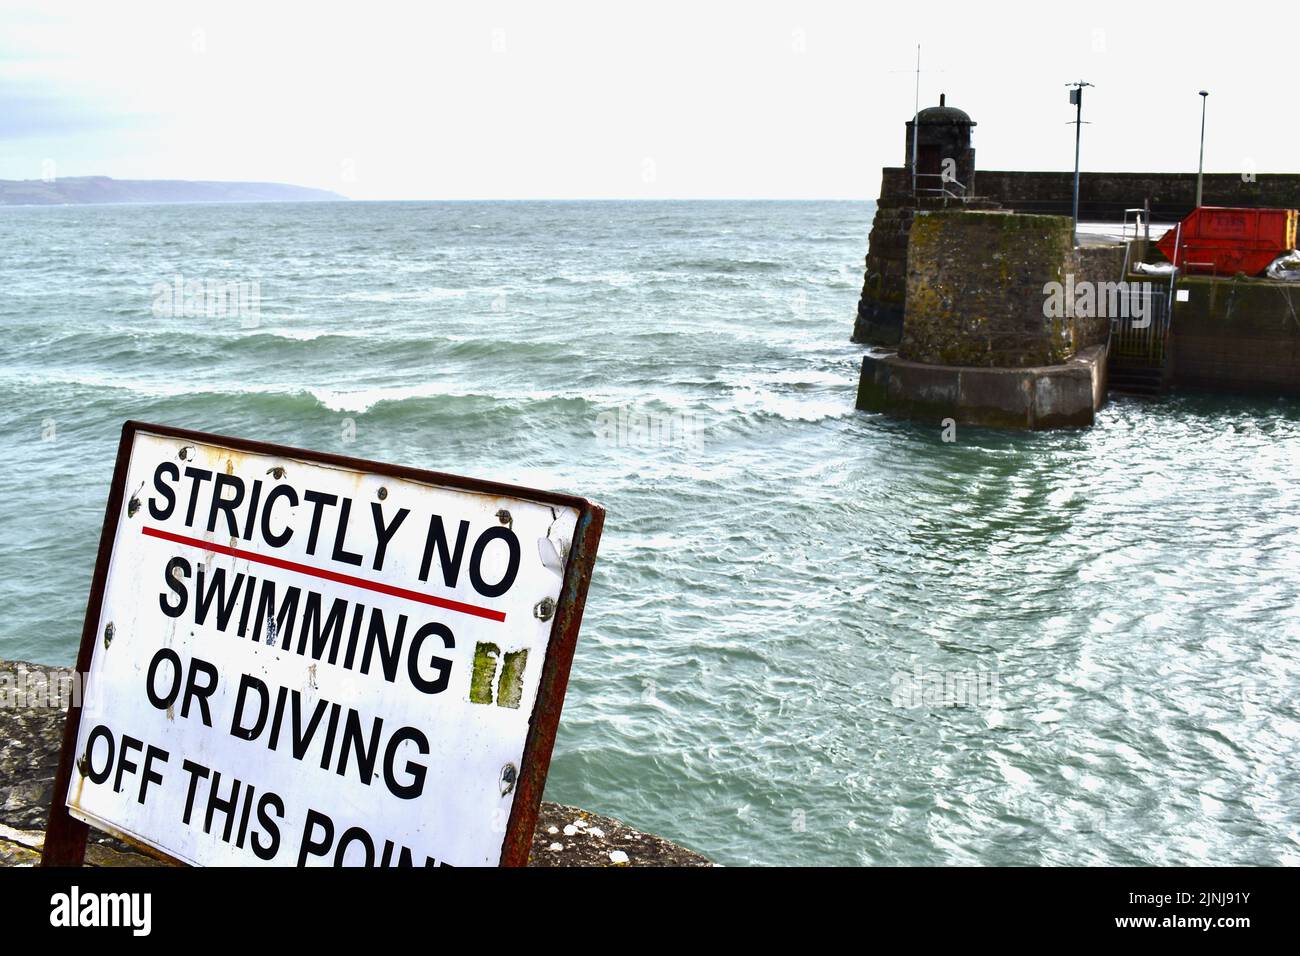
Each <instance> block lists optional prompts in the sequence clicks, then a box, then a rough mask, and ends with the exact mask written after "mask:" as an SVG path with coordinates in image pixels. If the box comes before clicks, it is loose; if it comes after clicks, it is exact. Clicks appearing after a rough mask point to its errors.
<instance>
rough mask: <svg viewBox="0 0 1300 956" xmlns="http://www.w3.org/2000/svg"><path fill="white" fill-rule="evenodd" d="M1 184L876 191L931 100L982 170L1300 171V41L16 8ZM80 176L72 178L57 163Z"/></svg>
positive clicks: (509, 16) (558, 6)
mask: <svg viewBox="0 0 1300 956" xmlns="http://www.w3.org/2000/svg"><path fill="white" fill-rule="evenodd" d="M0 10H2V11H3V13H0V18H2V20H0V178H7V179H36V178H40V177H41V176H42V175H43V173H44V172H45V171H47V170H49V169H51V168H52V169H53V170H55V174H56V175H58V176H80V175H96V174H98V175H108V176H115V177H118V178H134V179H162V178H171V179H224V180H266V181H276V182H290V183H298V184H301V185H308V186H318V187H322V188H326V189H333V190H336V191H339V192H342V193H344V194H345V195H348V196H351V197H354V198H358V199H420V198H559V197H591V198H596V197H647V198H649V197H663V198H673V197H689V198H695V197H758V198H804V197H831V198H838V197H844V198H873V197H874V196H875V195H876V193H877V191H878V187H879V184H880V167H881V166H885V165H898V164H900V163H901V162H902V151H903V138H904V135H903V124H904V122H905V121H906V120H907V119H908V117H909V116H910V115H911V112H912V103H913V90H914V81H915V76H914V73H913V72H912V71H913V68H914V64H915V56H916V44H917V43H918V42H920V43H921V44H922V68H923V70H924V71H926V72H923V74H922V77H921V100H922V105H923V106H924V105H926V104H931V103H935V102H937V101H938V97H939V93H940V92H947V94H948V102H949V104H950V105H955V106H960V107H961V108H963V109H965V110H966V111H967V112H969V113H970V114H971V116H972V117H973V118H974V119H975V120H977V121H978V123H979V127H978V129H977V131H976V147H977V149H978V153H977V163H978V166H979V167H981V168H984V169H1008V168H1011V169H1068V168H1071V167H1072V165H1073V159H1074V130H1073V127H1072V126H1070V125H1068V124H1069V121H1070V120H1071V119H1072V118H1073V110H1072V108H1071V107H1070V105H1069V103H1068V102H1067V93H1066V88H1065V84H1066V83H1067V82H1068V81H1070V80H1074V79H1078V78H1084V79H1087V80H1089V81H1091V82H1093V83H1095V84H1096V89H1095V90H1089V91H1088V92H1087V98H1086V99H1085V107H1084V119H1085V120H1090V121H1091V123H1092V125H1090V126H1086V127H1084V145H1083V167H1084V169H1091V170H1126V169H1131V170H1191V171H1194V170H1195V168H1196V159H1197V147H1198V137H1199V133H1200V108H1201V101H1200V98H1199V97H1198V96H1197V90H1199V89H1201V88H1203V87H1204V88H1207V89H1209V90H1210V91H1211V96H1210V99H1209V103H1208V107H1209V121H1208V133H1207V139H1206V169H1207V170H1209V171H1215V172H1241V171H1242V170H1243V169H1248V168H1250V167H1251V166H1252V165H1253V167H1254V168H1255V169H1257V170H1258V171H1260V172H1297V171H1300V149H1297V145H1298V144H1300V132H1298V131H1297V129H1296V120H1295V112H1294V106H1293V104H1292V103H1291V100H1292V98H1293V97H1294V96H1295V85H1294V77H1295V66H1296V47H1295V31H1294V28H1293V27H1291V26H1288V25H1287V24H1286V23H1285V22H1283V21H1281V20H1277V21H1276V22H1273V23H1272V24H1271V25H1270V20H1271V19H1273V18H1275V17H1276V16H1278V15H1277V14H1272V13H1269V12H1268V10H1267V8H1264V7H1260V6H1258V5H1253V6H1239V7H1238V8H1236V12H1225V11H1224V10H1223V9H1222V8H1216V7H1211V6H1209V5H1208V4H1207V5H1205V7H1204V8H1201V9H1198V8H1197V7H1196V5H1194V4H1186V3H1185V4H1180V5H1175V6H1169V5H1160V4H1137V3H1132V2H1129V3H1117V4H1109V3H1071V4H1059V5H1053V6H1051V7H1048V6H1046V5H1042V4H1029V3H1027V2H1023V0H1022V2H1018V3H1010V4H1006V5H1005V7H1002V8H999V6H998V5H996V4H992V3H970V2H967V3H954V4H947V3H936V2H927V3H924V4H921V3H910V4H908V3H895V4H875V3H872V4H867V3H862V2H858V3H849V2H837V3H831V2H812V0H799V2H793V0H791V2H775V0H774V2H754V0H750V2H744V3H740V2H734V3H733V2H711V0H691V2H684V3H679V2H673V0H655V2H638V3H620V2H617V0H604V2H590V3H589V2H564V0H550V2H543V0H530V2H519V3H513V2H491V0H489V2H469V0H464V2H459V3H455V4H452V3H436V2H425V3H420V4H415V3H407V4H397V3H392V4H390V3H385V2H380V0H367V2H350V3H346V4H340V5H338V6H331V5H326V4H321V3H316V4H303V5H296V4H290V3H283V2H272V0H258V2H255V3H242V2H233V0H223V2H214V3H185V2H176V0H169V2H139V3H132V2H128V0H122V2H113V3H103V2H100V3H85V4H73V3H58V2H41V3H31V4H28V3H26V2H14V0H0ZM51 161H52V163H53V165H52V167H51V165H49V164H50V162H51Z"/></svg>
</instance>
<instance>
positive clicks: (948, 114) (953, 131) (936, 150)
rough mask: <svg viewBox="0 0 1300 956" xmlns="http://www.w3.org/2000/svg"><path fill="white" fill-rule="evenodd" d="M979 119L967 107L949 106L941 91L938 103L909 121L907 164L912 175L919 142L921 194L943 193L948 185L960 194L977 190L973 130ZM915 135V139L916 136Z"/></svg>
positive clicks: (969, 194) (917, 179)
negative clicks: (970, 113)
mask: <svg viewBox="0 0 1300 956" xmlns="http://www.w3.org/2000/svg"><path fill="white" fill-rule="evenodd" d="M974 127H975V121H974V120H973V119H971V118H970V117H969V116H968V115H967V114H966V113H965V111H963V110H959V109H957V108H956V107H955V106H949V105H948V103H947V96H946V94H940V96H939V105H938V106H928V107H926V108H925V109H923V110H921V112H919V113H917V114H916V119H915V120H908V121H907V142H906V145H905V146H904V149H903V155H904V157H905V158H904V163H903V165H904V167H905V168H906V169H907V173H908V176H911V174H912V163H913V156H912V144H913V142H915V143H916V153H917V157H918V158H919V162H917V164H916V188H917V193H918V194H919V195H921V196H926V195H939V194H940V190H943V189H944V188H945V187H946V188H947V191H949V192H950V193H952V194H954V195H956V196H971V195H974V192H975V150H974V148H973V147H972V146H971V130H972V129H973V128H974ZM914 137H915V138H914Z"/></svg>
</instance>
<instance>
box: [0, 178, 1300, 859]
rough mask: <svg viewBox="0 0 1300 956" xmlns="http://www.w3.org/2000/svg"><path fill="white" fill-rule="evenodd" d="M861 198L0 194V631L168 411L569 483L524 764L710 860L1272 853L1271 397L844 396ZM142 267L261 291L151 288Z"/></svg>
mask: <svg viewBox="0 0 1300 956" xmlns="http://www.w3.org/2000/svg"><path fill="white" fill-rule="evenodd" d="M870 217H871V208H870V206H869V205H863V204H848V203H843V204H840V203H691V204H685V203H683V204H678V203H556V204H549V203H537V204H527V203H501V204H494V203H461V204H432V203H418V204H349V205H316V204H302V205H298V204H294V205H230V206H170V207H164V206H153V207H113V208H110V207H100V208H85V207H83V208H55V209H12V208H11V209H0V323H2V325H3V330H4V335H3V339H2V340H0V357H2V358H3V371H2V372H0V434H3V436H4V439H5V448H6V450H7V454H6V455H5V459H6V460H5V463H4V466H3V470H2V471H0V502H2V509H3V510H2V511H0V513H2V514H3V518H4V521H3V544H2V546H0V556H2V560H3V580H4V587H3V591H2V592H0V621H3V623H4V627H3V629H2V630H0V656H3V657H7V658H13V657H25V658H29V659H36V660H40V661H47V662H56V663H62V664H66V663H69V662H71V661H72V659H73V657H74V656H75V646H76V642H77V637H78V634H79V629H80V620H81V615H82V612H83V609H84V600H85V592H86V590H87V587H88V584H89V579H90V573H91V568H92V564H93V559H94V548H95V542H96V539H97V535H98V529H99V523H100V520H101V517H102V511H103V503H104V498H105V496H106V493H107V486H108V481H109V476H110V473H111V470H112V463H113V453H114V449H115V446H116V441H117V437H118V429H119V427H120V425H121V422H122V421H123V420H125V419H127V418H137V419H143V420H146V421H161V422H168V423H172V424H177V425H185V426H191V427H196V428H203V429H210V430H215V431H223V432H228V433H235V434H243V435H248V436H252V437H258V438H264V439H269V440H273V441H280V442H287V443H291V444H295V445H306V446H310V447H315V448H321V449H325V450H332V451H345V452H347V453H349V454H355V455H358V456H363V457H371V458H381V459H387V460H394V461H398V462H403V463H408V464H413V465H418V466H424V467H429V468H435V469H441V470H447V471H459V472H464V473H468V474H473V475H479V476H490V477H495V478H501V479H505V480H510V481H519V482H523V483H526V484H529V485H536V486H542V487H552V488H556V489H563V490H568V491H574V492H579V493H582V494H586V495H589V496H591V497H594V498H596V499H598V500H600V501H602V502H603V503H605V504H606V506H607V507H608V509H609V518H608V523H607V525H606V531H605V537H604V541H603V544H602V548H601V556H600V559H599V562H598V567H597V575H596V579H595V581H594V582H593V585H592V591H591V595H590V601H589V604H588V607H587V617H586V620H585V622H584V627H583V633H582V639H581V641H580V644H579V649H578V656H577V659H576V661H575V665H574V679H573V682H572V684H571V686H570V692H569V698H568V703H567V705H566V708H565V712H564V719H563V722H562V727H561V734H560V739H559V743H558V746H557V753H556V759H555V763H554V765H553V769H552V773H551V778H550V783H549V785H548V789H547V795H548V797H550V798H552V799H558V800H563V801H566V802H572V803H577V804H581V805H583V806H587V807H590V808H591V809H593V810H599V811H605V812H608V813H612V814H614V815H616V816H620V817H623V818H625V819H627V820H628V821H630V822H632V823H635V824H638V825H640V826H642V827H645V828H647V829H650V830H652V831H655V832H659V833H662V834H664V835H667V836H670V837H674V838H677V839H679V840H681V841H683V842H685V843H686V844H688V845H690V846H692V847H695V848H698V849H700V850H702V851H704V852H706V853H708V854H709V855H711V856H713V857H714V858H715V859H717V860H719V861H721V862H725V863H729V864H742V863H782V862H784V863H816V864H828V863H877V864H879V863H888V864H941V863H1004V864H1005V863H1025V864H1029V863H1123V864H1127V863H1140V862H1154V863H1292V864H1295V863H1300V806H1298V805H1300V760H1298V759H1297V757H1298V754H1297V739H1298V738H1300V721H1298V720H1297V717H1298V714H1297V709H1296V705H1295V700H1296V693H1295V692H1296V688H1297V685H1298V684H1300V673H1298V672H1300V650H1298V649H1297V648H1298V644H1297V641H1298V640H1300V610H1298V609H1297V600H1298V598H1300V539H1298V537H1297V535H1298V532H1300V486H1298V484H1297V480H1296V469H1297V463H1300V406H1298V405H1297V403H1296V402H1292V401H1277V400H1248V399H1214V398H1197V397H1182V398H1174V399H1170V400H1167V401H1162V402H1158V403H1150V404H1148V403H1139V402H1133V401H1120V402H1117V403H1115V404H1113V405H1111V406H1110V407H1109V408H1107V409H1106V411H1105V412H1104V413H1103V414H1102V415H1101V418H1100V421H1099V423H1098V425H1097V427H1095V428H1094V429H1092V430H1091V431H1086V432H1063V433H1058V434H1047V435H1026V434H1013V433H1001V432H994V431H979V430H973V429H972V430H963V431H961V432H960V433H959V434H958V436H957V441H956V442H954V443H944V442H943V441H941V438H940V433H939V429H938V426H937V423H936V425H935V426H933V427H924V426H917V425H912V424H905V423H899V422H895V421H891V420H888V419H884V418H880V417H876V416H871V415H866V414H861V413H856V412H854V411H853V410H852V405H853V393H854V387H855V383H856V376H857V368H858V363H859V358H860V349H859V348H858V347H856V346H854V345H852V344H850V343H849V342H848V334H849V330H850V328H851V325H852V317H853V310H854V306H855V303H856V300H857V292H858V287H859V284H860V275H861V273H860V268H861V266H860V264H861V261H862V256H863V254H864V252H865V245H866V235H867V231H868V227H869V223H870ZM177 274H179V275H182V276H183V277H185V278H187V279H205V280H207V279H211V280H216V281H254V280H256V281H258V282H259V283H260V324H259V326H258V327H257V328H244V327H241V322H240V320H239V319H238V318H237V317H226V318H206V317H205V318H184V317H183V316H182V317H178V318H168V317H165V316H163V317H159V316H157V315H155V314H154V312H153V309H152V306H153V304H154V299H155V291H154V290H153V286H154V284H155V283H158V282H163V283H168V282H171V281H172V277H173V276H174V275H177ZM620 413H622V414H624V415H628V414H645V415H646V416H647V418H646V419H644V420H642V421H641V424H642V425H646V424H648V423H656V424H663V423H665V422H666V424H667V426H668V427H669V429H670V434H669V440H668V442H667V443H656V441H655V440H654V439H656V438H659V437H661V436H660V434H659V433H658V432H656V431H654V430H653V429H650V428H646V427H641V428H638V427H637V420H636V419H634V418H624V419H622V421H623V423H624V425H625V426H626V427H624V428H623V429H622V430H620V427H619V424H618V423H619V421H620V419H619V418H618V416H619V414H620ZM651 415H654V416H659V417H657V418H653V419H652V418H650V417H649V416H651ZM349 422H350V423H351V427H353V428H354V430H355V436H354V440H353V441H351V442H345V440H344V439H345V437H347V436H348V434H349V433H348V428H349ZM918 668H919V669H920V670H919V673H920V675H921V680H920V681H919V682H918V683H919V684H920V685H921V692H920V693H917V694H916V695H915V699H914V696H913V695H912V694H911V693H910V691H911V689H912V688H911V687H910V686H909V685H910V683H911V682H912V681H914V680H915V679H916V675H917V674H918ZM930 674H937V675H938V676H939V677H940V678H941V679H942V678H946V679H947V681H948V686H947V688H946V690H945V691H944V693H947V694H948V695H949V696H947V697H944V696H943V695H942V694H941V695H940V696H939V697H938V698H937V699H936V698H935V697H933V696H931V697H930V698H929V703H927V702H926V701H927V697H926V695H925V693H924V689H925V688H926V687H928V686H929V685H928V683H927V681H928V680H929V679H930V678H929V677H928V676H927V675H930ZM994 678H996V684H994V683H993V681H994ZM962 681H967V682H969V685H970V687H969V689H970V690H971V693H959V692H964V691H965V690H966V685H965V684H962ZM945 700H948V701H951V700H958V701H959V703H958V704H957V705H956V706H944V703H945ZM961 700H964V702H960V701H961Z"/></svg>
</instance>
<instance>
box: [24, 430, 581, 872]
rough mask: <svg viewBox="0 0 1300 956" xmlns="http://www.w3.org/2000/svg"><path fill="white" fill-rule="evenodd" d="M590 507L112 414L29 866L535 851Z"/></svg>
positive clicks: (574, 626) (455, 857)
mask: <svg viewBox="0 0 1300 956" xmlns="http://www.w3.org/2000/svg"><path fill="white" fill-rule="evenodd" d="M603 520H604V511H603V509H602V508H601V507H600V506H599V505H596V504H594V503H592V502H590V501H588V500H586V499H584V498H580V497H575V496H572V495H564V494H554V493H549V492H543V491H535V490H531V489H526V488H518V487H513V486H509V485H503V484H497V483H493V482H485V481H477V480H472V479H467V478H461V477H457V476H453V475H446V474H439V473H435V472H428V471H422V470H419V469H413V468H404V467H399V466H394V465H385V464H379V463H375V462H367V461H360V460H357V459H351V458H345V457H342V456H337V455H329V454H321V453H317V452H310V451H305V450H301V449H294V448H287V447H284V446H280V445H271V444H266V443H262V442H255V441H245V440H242V439H234V438H226V437H221V436H217V435H209V434H205V433H201V432H193V431H186V430H182V429H176V428H169V427H164V426H157V425H145V424H141V423H137V422H128V423H126V425H125V426H124V428H123V430H122V441H121V444H120V446H119V449H118V457H117V464H116V468H115V471H114V476H113V484H112V489H111V492H110V495H109V501H108V507H107V511H106V514H105V519H104V529H103V533H102V536H101V539H100V547H99V555H98V560H97V562H96V566H95V575H94V579H93V582H92V587H91V594H90V600H89V602H88V605H87V611H86V621H85V626H84V628H83V631H82V641H81V649H80V653H79V655H78V659H77V671H78V673H79V674H80V675H81V679H82V680H83V681H84V689H83V693H82V695H81V701H80V703H79V704H78V703H76V702H74V704H73V706H71V707H70V708H69V710H68V719H67V725H66V728H65V733H64V742H63V750H62V754H61V758H60V763H59V771H58V775H57V777H56V779H55V789H54V798H53V803H52V805H51V808H50V819H49V826H48V828H47V833H46V841H45V849H44V854H43V858H42V863H43V864H44V865H77V864H80V863H81V862H82V861H83V858H84V853H85V843H86V837H87V827H88V826H94V827H96V828H98V829H101V830H104V831H106V832H108V833H111V834H113V835H115V836H117V837H120V838H122V839H125V840H127V841H129V842H131V843H133V844H135V845H137V846H140V847H141V848H142V849H144V850H146V851H147V852H150V853H151V854H153V855H155V856H159V857H161V858H163V859H165V860H168V861H171V862H176V863H189V864H195V865H205V864H224V865H358V864H359V865H376V866H402V865H408V866H409V865H413V866H431V865H452V866H473V865H479V866H483V865H487V866H494V865H506V866H512V865H513V866H520V865H524V864H525V863H526V862H527V860H528V851H529V847H530V845H531V838H532V831H533V827H534V824H535V822H536V818H537V811H538V806H539V804H540V802H541V796H542V789H543V786H544V784H545V780H546V772H547V768H548V766H549V763H550V756H551V749H552V746H553V744H554V741H555V732H556V727H557V725H558V722H559V717H560V709H561V706H562V704H563V700H564V691H565V688H566V686H567V683H568V675H569V666H570V663H571V662H572V659H573V651H574V645H575V643H576V640H577V635H578V628H579V625H580V622H581V619H582V611H583V606H584V603H585V600H586V592H587V585H588V583H589V581H590V578H591V569H592V565H593V563H594V560H595V556H596V549H597V546H598V543H599V539H600V532H601V526H602V523H603Z"/></svg>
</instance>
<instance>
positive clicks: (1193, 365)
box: [1170, 277, 1300, 395]
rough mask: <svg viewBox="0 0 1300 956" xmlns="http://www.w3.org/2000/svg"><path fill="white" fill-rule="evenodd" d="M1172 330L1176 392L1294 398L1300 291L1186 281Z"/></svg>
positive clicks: (1299, 381) (1299, 390)
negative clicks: (1178, 389)
mask: <svg viewBox="0 0 1300 956" xmlns="http://www.w3.org/2000/svg"><path fill="white" fill-rule="evenodd" d="M1178 285H1179V288H1180V289H1184V290H1186V291H1187V294H1188V300H1187V301H1186V302H1176V303H1175V304H1174V314H1173V324H1172V326H1171V329H1170V344H1171V349H1172V365H1171V373H1172V374H1171V380H1172V382H1173V385H1174V386H1175V387H1183V388H1207V389H1213V390H1223V391H1233V392H1255V393H1261V394H1273V395H1300V288H1297V286H1296V284H1295V283H1281V282H1259V281H1250V282H1237V281H1233V280H1222V279H1221V280H1217V281H1215V280H1212V279H1210V278H1208V277H1207V278H1196V277H1192V278H1186V279H1182V280H1180V281H1179V284H1178Z"/></svg>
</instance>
